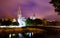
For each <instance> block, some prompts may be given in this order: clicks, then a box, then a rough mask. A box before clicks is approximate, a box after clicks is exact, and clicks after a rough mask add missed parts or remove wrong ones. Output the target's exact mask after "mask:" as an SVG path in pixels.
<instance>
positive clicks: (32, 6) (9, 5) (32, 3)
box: [0, 0, 60, 21]
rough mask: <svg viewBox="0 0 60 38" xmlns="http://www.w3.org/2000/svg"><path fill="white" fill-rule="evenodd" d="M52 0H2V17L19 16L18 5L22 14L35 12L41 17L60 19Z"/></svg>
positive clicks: (0, 13) (0, 7)
mask: <svg viewBox="0 0 60 38" xmlns="http://www.w3.org/2000/svg"><path fill="white" fill-rule="evenodd" d="M50 1H51V0H0V18H4V17H6V18H9V17H14V18H17V10H18V6H20V7H21V11H22V16H24V17H26V18H27V17H29V16H32V15H34V14H35V17H37V18H40V19H43V18H45V19H48V20H57V21H60V16H59V15H57V13H56V12H55V11H54V7H53V6H52V4H49V2H50Z"/></svg>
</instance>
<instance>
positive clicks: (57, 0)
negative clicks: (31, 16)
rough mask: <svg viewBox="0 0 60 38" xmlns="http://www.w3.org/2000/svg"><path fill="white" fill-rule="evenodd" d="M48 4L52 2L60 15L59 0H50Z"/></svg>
mask: <svg viewBox="0 0 60 38" xmlns="http://www.w3.org/2000/svg"><path fill="white" fill-rule="evenodd" d="M50 4H53V6H54V7H55V11H56V12H58V15H60V0H51V1H50Z"/></svg>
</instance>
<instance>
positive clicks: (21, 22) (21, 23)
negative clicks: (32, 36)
mask: <svg viewBox="0 0 60 38" xmlns="http://www.w3.org/2000/svg"><path fill="white" fill-rule="evenodd" d="M17 21H18V23H19V27H24V26H26V24H25V19H24V18H23V17H22V14H21V9H20V6H19V7H18V18H17Z"/></svg>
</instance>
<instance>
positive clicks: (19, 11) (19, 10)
mask: <svg viewBox="0 0 60 38" xmlns="http://www.w3.org/2000/svg"><path fill="white" fill-rule="evenodd" d="M18 14H21V8H20V6H18Z"/></svg>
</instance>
